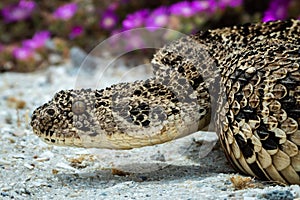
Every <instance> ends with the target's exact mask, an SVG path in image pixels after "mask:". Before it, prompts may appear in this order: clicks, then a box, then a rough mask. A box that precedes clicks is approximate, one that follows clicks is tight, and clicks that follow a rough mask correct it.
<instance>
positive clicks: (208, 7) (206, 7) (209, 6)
mask: <svg viewBox="0 0 300 200" xmlns="http://www.w3.org/2000/svg"><path fill="white" fill-rule="evenodd" d="M191 7H192V8H193V9H194V10H195V12H202V11H211V12H213V11H215V10H216V8H217V2H216V1H215V0H201V1H199V0H198V1H192V2H191Z"/></svg>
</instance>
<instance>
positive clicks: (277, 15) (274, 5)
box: [262, 0, 291, 22]
mask: <svg viewBox="0 0 300 200" xmlns="http://www.w3.org/2000/svg"><path fill="white" fill-rule="evenodd" d="M290 2H291V1H290V0H273V1H271V2H270V5H269V7H268V9H267V10H266V11H265V13H264V16H263V19H262V21H264V22H267V21H273V20H278V19H285V18H286V17H287V12H288V6H289V4H290Z"/></svg>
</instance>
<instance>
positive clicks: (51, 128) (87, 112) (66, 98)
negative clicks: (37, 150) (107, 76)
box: [31, 89, 95, 147]
mask: <svg viewBox="0 0 300 200" xmlns="http://www.w3.org/2000/svg"><path fill="white" fill-rule="evenodd" d="M94 100H95V92H91V90H89V89H85V90H84V89H82V90H63V91H60V92H58V93H56V95H55V96H54V97H53V99H52V100H51V101H49V102H48V103H45V104H44V105H42V106H40V107H38V108H37V109H36V110H35V111H34V112H33V114H32V120H31V126H32V128H33V131H34V133H35V134H36V135H38V136H39V137H40V138H41V139H42V140H44V141H45V142H46V143H50V144H55V145H63V146H79V147H81V146H83V144H82V140H81V137H82V134H86V133H89V131H90V130H91V127H90V126H91V125H92V124H93V120H94V118H93V109H94V108H95V104H94Z"/></svg>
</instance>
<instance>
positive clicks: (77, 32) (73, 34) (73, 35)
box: [69, 26, 83, 39]
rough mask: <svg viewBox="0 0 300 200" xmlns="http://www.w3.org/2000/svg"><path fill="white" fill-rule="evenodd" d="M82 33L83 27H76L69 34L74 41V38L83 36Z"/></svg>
mask: <svg viewBox="0 0 300 200" xmlns="http://www.w3.org/2000/svg"><path fill="white" fill-rule="evenodd" d="M82 32H83V27H82V26H74V27H73V28H72V30H71V32H70V34H69V37H70V38H71V39H74V38H76V37H78V36H79V35H81V34H82Z"/></svg>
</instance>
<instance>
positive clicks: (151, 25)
mask: <svg viewBox="0 0 300 200" xmlns="http://www.w3.org/2000/svg"><path fill="white" fill-rule="evenodd" d="M168 21H169V11H168V9H167V8H166V7H159V8H157V9H156V10H154V11H153V12H152V13H151V14H150V16H149V17H148V18H147V19H146V28H147V29H148V30H156V29H157V28H158V27H163V26H165V25H167V24H168Z"/></svg>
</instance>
